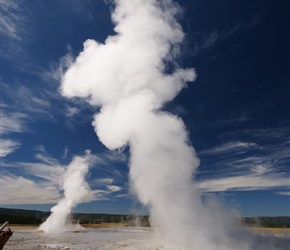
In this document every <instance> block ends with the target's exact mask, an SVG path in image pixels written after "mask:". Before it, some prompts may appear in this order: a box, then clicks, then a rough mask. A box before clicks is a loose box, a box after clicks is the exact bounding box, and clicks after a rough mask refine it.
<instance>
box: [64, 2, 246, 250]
mask: <svg viewBox="0 0 290 250" xmlns="http://www.w3.org/2000/svg"><path fill="white" fill-rule="evenodd" d="M178 13H179V8H178V6H177V5H176V4H174V3H173V2H172V1H171V0H116V1H115V10H114V11H113V13H112V19H113V22H114V23H115V28H114V31H115V32H116V35H114V36H110V37H108V38H107V39H106V41H105V43H104V44H101V43H98V42H96V41H94V40H87V41H85V42H84V50H83V51H82V52H81V53H80V54H79V56H78V57H77V58H76V60H75V62H74V63H72V65H71V66H70V67H69V68H68V70H67V72H66V73H65V74H64V76H63V78H62V85H61V92H62V94H63V95H64V96H66V97H69V98H71V97H82V98H85V99H86V100H87V101H88V102H89V103H90V104H91V105H96V106H99V107H100V112H99V113H97V114H95V116H94V122H93V126H94V129H95V132H96V134H97V135H98V137H99V139H100V141H101V142H102V143H103V144H104V145H105V146H106V147H107V148H109V149H111V150H114V149H117V148H120V147H124V146H126V145H129V146H130V153H131V156H130V182H131V190H132V192H134V193H135V194H136V196H137V197H138V199H139V200H140V201H141V202H142V203H143V204H144V205H146V206H148V208H149V210H150V216H151V220H152V221H151V222H152V225H153V226H154V228H155V230H156V232H157V234H158V235H159V236H161V239H163V240H164V242H166V244H171V245H173V246H181V247H190V248H192V247H194V248H195V249H207V250H209V249H248V246H247V242H246V243H244V244H239V247H237V245H236V242H235V241H233V240H232V238H231V237H229V234H228V231H229V230H231V226H232V225H231V224H230V223H224V221H225V220H223V215H222V214H217V213H216V212H215V211H214V210H210V209H209V208H207V207H205V206H204V205H203V204H202V202H201V200H200V197H199V195H198V192H197V191H196V189H195V186H194V184H193V182H192V177H193V174H194V172H195V170H196V168H197V167H198V165H199V159H198V158H197V157H196V155H195V150H194V148H193V147H191V146H190V145H189V142H188V135H187V132H186V129H185V126H184V124H183V122H182V120H181V119H180V118H178V117H176V116H174V115H172V114H169V113H167V112H163V111H162V110H161V109H162V106H163V105H164V104H165V103H166V102H169V101H171V100H172V99H173V98H174V97H175V96H176V95H177V94H178V93H179V92H180V91H181V89H182V88H184V87H185V86H186V83H187V82H191V81H193V80H194V79H195V77H196V75H195V72H194V70H193V69H182V68H180V67H178V65H177V63H176V61H175V60H174V57H175V56H176V55H177V54H178V45H179V44H180V43H181V42H182V41H183V39H184V34H183V31H182V29H181V26H180V25H179V24H178V23H177V21H176V19H175V17H176V15H177V14H178ZM168 65H170V67H168ZM171 68H172V69H173V70H170V69H171ZM227 217H228V215H227ZM229 228H230V229H229Z"/></svg>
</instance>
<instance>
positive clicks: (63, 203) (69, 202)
mask: <svg viewBox="0 0 290 250" xmlns="http://www.w3.org/2000/svg"><path fill="white" fill-rule="evenodd" d="M93 160H94V157H93V156H92V155H90V152H89V151H87V152H86V155H85V156H84V157H80V156H77V157H75V158H74V159H73V160H72V162H71V163H70V164H69V166H68V168H67V170H66V172H65V174H64V176H63V190H64V198H63V199H62V200H60V201H59V202H58V204H57V205H56V206H54V207H53V208H51V212H52V213H51V215H50V216H49V217H48V219H47V220H46V221H45V222H44V223H43V224H41V225H40V227H39V230H43V231H45V232H49V233H59V232H64V231H69V230H72V226H71V225H70V224H68V216H69V214H70V213H71V210H72V208H74V207H75V206H76V205H77V204H79V203H81V202H82V201H83V199H84V198H85V197H86V196H87V195H88V194H89V192H90V190H91V189H90V187H89V185H88V184H87V182H86V181H85V176H86V174H87V172H88V170H89V166H90V165H91V164H92V162H93Z"/></svg>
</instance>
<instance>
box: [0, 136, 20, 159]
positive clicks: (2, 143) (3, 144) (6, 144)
mask: <svg viewBox="0 0 290 250" xmlns="http://www.w3.org/2000/svg"><path fill="white" fill-rule="evenodd" d="M20 146H21V143H19V142H16V141H12V140H5V139H0V157H5V156H7V155H9V154H11V153H13V152H14V151H15V150H17V149H18V148H19V147H20Z"/></svg>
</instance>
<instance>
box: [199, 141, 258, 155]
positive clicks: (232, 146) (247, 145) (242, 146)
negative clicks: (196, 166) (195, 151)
mask: <svg viewBox="0 0 290 250" xmlns="http://www.w3.org/2000/svg"><path fill="white" fill-rule="evenodd" d="M253 148H259V146H258V145H257V144H256V143H253V142H241V141H235V142H229V143H225V144H222V145H220V146H217V147H214V148H210V149H206V150H203V151H200V152H199V154H200V155H215V154H226V153H229V152H234V151H236V152H240V151H243V150H249V149H253Z"/></svg>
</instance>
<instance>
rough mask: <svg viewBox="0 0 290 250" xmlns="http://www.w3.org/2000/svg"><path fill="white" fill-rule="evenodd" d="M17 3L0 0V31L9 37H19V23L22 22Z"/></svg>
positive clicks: (9, 0)
mask: <svg viewBox="0 0 290 250" xmlns="http://www.w3.org/2000/svg"><path fill="white" fill-rule="evenodd" d="M19 12H21V8H20V6H19V4H17V3H16V2H15V1H11V0H1V16H0V22H1V26H0V32H1V34H2V35H6V36H8V37H10V38H14V39H21V37H20V36H19V34H18V32H19V24H21V23H22V22H23V17H22V15H19V14H17V13H19Z"/></svg>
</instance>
